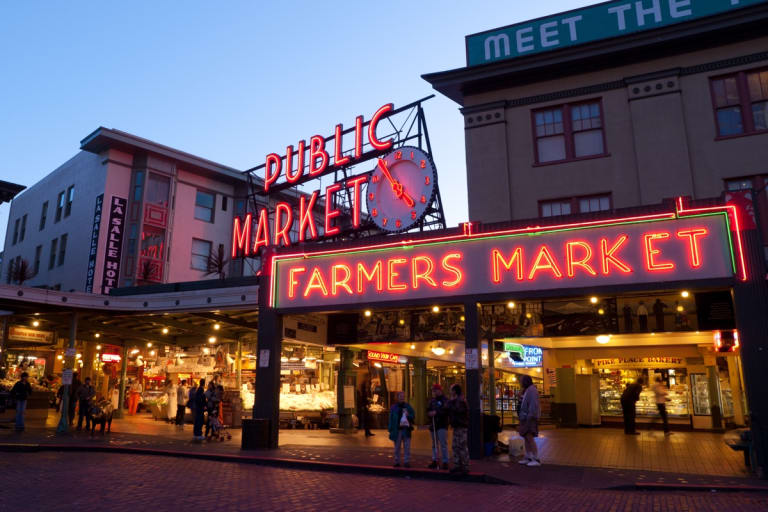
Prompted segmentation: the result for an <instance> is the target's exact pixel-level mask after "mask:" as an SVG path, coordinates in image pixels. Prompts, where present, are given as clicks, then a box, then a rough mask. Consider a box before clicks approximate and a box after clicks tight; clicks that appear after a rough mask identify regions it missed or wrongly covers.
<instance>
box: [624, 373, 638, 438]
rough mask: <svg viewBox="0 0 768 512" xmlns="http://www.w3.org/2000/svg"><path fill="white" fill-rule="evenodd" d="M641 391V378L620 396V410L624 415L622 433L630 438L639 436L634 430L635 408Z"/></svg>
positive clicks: (629, 385)
mask: <svg viewBox="0 0 768 512" xmlns="http://www.w3.org/2000/svg"><path fill="white" fill-rule="evenodd" d="M642 391H643V378H642V377H638V379H637V381H635V382H633V383H632V384H628V385H627V387H626V389H625V390H624V392H623V393H622V394H621V410H622V412H623V413H624V433H625V434H627V435H631V436H637V435H640V433H639V432H638V431H637V430H636V428H635V415H636V411H635V406H636V404H637V401H638V400H640V393H641V392H642Z"/></svg>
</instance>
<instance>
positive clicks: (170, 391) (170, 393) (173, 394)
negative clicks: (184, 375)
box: [165, 379, 178, 423]
mask: <svg viewBox="0 0 768 512" xmlns="http://www.w3.org/2000/svg"><path fill="white" fill-rule="evenodd" d="M177 391H178V390H177V389H176V383H175V382H174V381H173V379H171V380H169V381H168V384H167V385H166V386H165V394H166V396H167V397H168V410H167V411H166V418H167V421H168V423H175V421H176V412H177V409H178V408H177V407H176V404H177V401H178V395H177Z"/></svg>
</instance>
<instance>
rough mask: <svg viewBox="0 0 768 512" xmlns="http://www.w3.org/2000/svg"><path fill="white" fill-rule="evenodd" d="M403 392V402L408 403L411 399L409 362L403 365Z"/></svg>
mask: <svg viewBox="0 0 768 512" xmlns="http://www.w3.org/2000/svg"><path fill="white" fill-rule="evenodd" d="M403 391H405V400H406V401H408V402H410V401H411V400H412V398H411V362H410V361H407V362H406V363H405V376H404V377H403Z"/></svg>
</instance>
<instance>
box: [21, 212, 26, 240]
mask: <svg viewBox="0 0 768 512" xmlns="http://www.w3.org/2000/svg"><path fill="white" fill-rule="evenodd" d="M26 235H27V214H26V213H25V214H24V216H23V217H22V218H21V231H20V232H19V242H23V241H24V237H25V236H26Z"/></svg>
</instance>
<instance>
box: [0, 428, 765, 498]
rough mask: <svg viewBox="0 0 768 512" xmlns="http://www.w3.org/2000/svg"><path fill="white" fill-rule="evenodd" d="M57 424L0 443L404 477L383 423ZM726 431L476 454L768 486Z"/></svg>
mask: <svg viewBox="0 0 768 512" xmlns="http://www.w3.org/2000/svg"><path fill="white" fill-rule="evenodd" d="M54 427H55V418H49V422H48V424H47V427H46V428H30V429H28V430H27V431H25V432H23V433H16V432H14V431H11V430H5V429H0V449H3V450H6V451H7V450H11V449H14V448H16V449H18V448H23V447H24V445H28V446H27V449H36V447H35V445H39V446H40V447H42V448H46V449H57V450H77V451H80V450H125V451H134V450H139V451H142V450H143V451H148V452H153V453H161V452H162V454H176V455H179V456H185V457H218V458H221V459H226V460H241V461H243V462H248V461H249V459H250V460H251V462H258V463H268V462H269V461H273V463H274V464H294V467H295V465H299V464H302V463H303V464H306V465H314V466H322V465H325V466H327V467H325V469H326V470H343V467H344V466H348V470H351V471H353V472H366V471H367V472H369V473H373V474H386V475H391V474H397V475H399V474H403V475H405V473H404V472H403V471H402V470H394V469H393V468H392V458H393V456H392V443H391V442H390V441H389V439H388V436H387V432H385V431H376V436H374V437H371V438H368V439H366V438H365V437H364V436H363V435H362V434H346V435H345V434H331V433H329V432H328V431H327V430H282V431H281V432H280V447H279V449H278V450H266V451H255V452H251V451H248V452H243V451H241V450H240V432H239V431H238V430H232V431H231V433H232V439H231V440H229V441H224V442H215V441H214V442H205V443H202V444H200V443H195V442H193V441H192V439H191V437H192V429H191V426H189V425H187V426H186V427H185V429H184V430H179V429H178V428H177V427H175V426H173V425H168V424H166V423H163V422H157V421H153V420H152V419H151V418H149V417H147V416H144V415H139V416H136V417H128V418H125V419H121V420H115V421H114V422H113V425H112V434H106V435H105V436H103V437H102V436H101V435H100V434H99V433H98V432H97V433H96V435H95V436H94V437H91V436H90V434H88V433H85V432H72V433H69V434H65V435H59V434H57V433H56V432H55V428H54ZM135 432H141V433H140V434H137V433H135ZM506 432H507V431H505V433H506ZM721 438H722V436H718V435H716V434H708V433H678V434H675V435H674V436H672V437H670V438H664V437H663V436H662V435H661V434H660V433H658V432H644V433H643V434H642V435H641V436H637V437H631V438H630V437H627V436H624V435H623V434H622V433H621V431H618V430H614V429H553V430H543V431H542V432H541V437H540V438H539V449H540V454H541V457H542V460H543V462H544V465H543V466H542V467H541V468H528V467H525V466H521V465H519V464H517V463H516V459H514V458H510V457H509V456H508V455H506V454H503V455H497V456H492V457H487V458H485V459H483V460H479V461H472V471H473V473H475V475H474V477H475V478H477V479H481V477H482V476H483V475H485V476H486V477H487V478H486V480H491V481H494V480H500V481H504V482H508V483H513V484H520V485H526V486H533V487H542V486H553V485H554V486H562V487H583V488H594V489H605V488H637V487H638V485H640V486H647V485H661V486H664V485H672V486H682V487H686V486H704V487H707V488H709V487H718V488H723V489H727V488H729V487H735V488H741V487H743V486H757V487H760V488H763V487H765V489H766V490H768V484H766V483H765V482H762V481H759V480H756V479H754V478H751V477H750V476H749V475H748V474H747V472H746V469H745V468H744V467H743V460H742V459H741V457H740V455H739V454H738V453H735V452H733V453H732V454H731V453H728V452H731V450H730V449H729V448H727V447H726V446H725V445H724V443H722V439H721ZM721 445H722V446H721ZM726 450H727V451H726ZM254 457H255V458H256V459H254ZM257 459H258V460H257ZM430 460H431V441H430V437H429V433H428V432H427V431H423V430H419V431H416V432H414V438H413V443H412V460H411V465H412V467H413V469H414V471H413V472H411V474H409V476H413V477H416V478H419V477H425V476H428V477H437V475H434V474H429V475H425V473H433V472H431V471H428V470H426V469H425V468H426V466H427V464H429V462H430ZM600 464H604V466H603V467H600ZM321 469H322V468H321ZM422 469H423V470H424V471H421V470H422ZM441 473H445V472H441Z"/></svg>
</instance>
